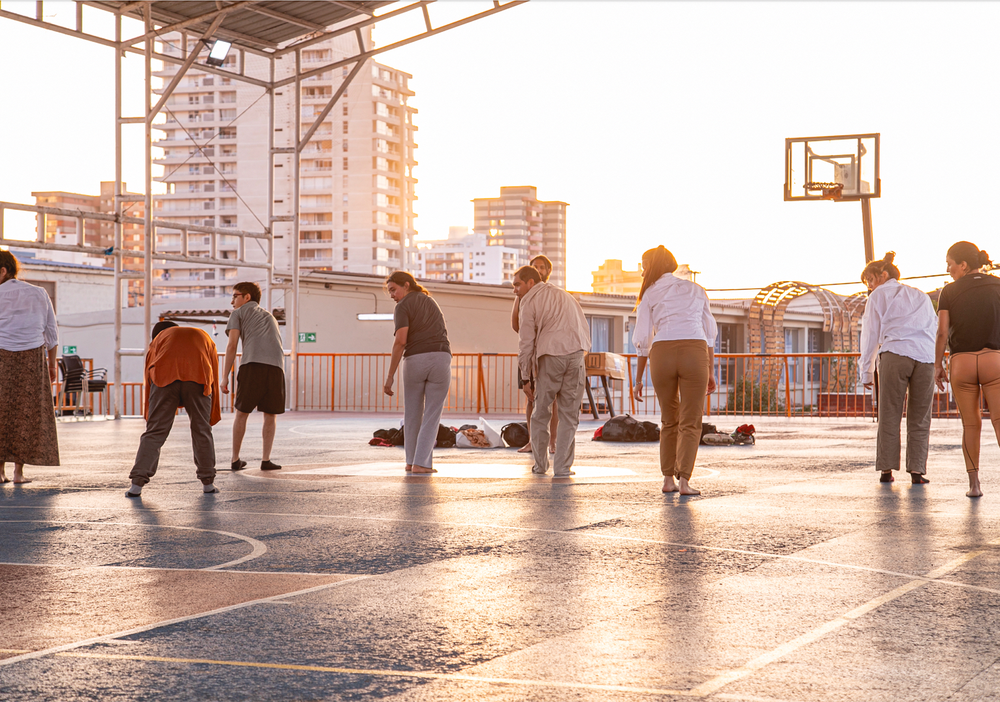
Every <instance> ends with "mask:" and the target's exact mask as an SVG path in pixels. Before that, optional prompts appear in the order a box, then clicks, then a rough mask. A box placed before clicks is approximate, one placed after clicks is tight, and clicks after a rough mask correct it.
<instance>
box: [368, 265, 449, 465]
mask: <svg viewBox="0 0 1000 702" xmlns="http://www.w3.org/2000/svg"><path fill="white" fill-rule="evenodd" d="M385 289H386V292H388V293H389V297H391V298H392V299H393V301H394V302H395V303H396V311H395V314H394V315H393V318H394V321H395V327H396V332H395V341H394V342H393V344H392V358H391V360H390V361H389V373H388V375H387V376H386V379H385V386H384V387H383V389H382V390H383V392H385V394H386V395H389V396H390V397H391V396H392V395H393V394H394V393H393V391H392V384H393V379H394V378H395V376H396V369H397V368H398V367H399V363H400V360H401V359H402V361H403V449H404V450H405V452H406V472H407V473H410V472H412V473H434V472H436V471H435V470H434V466H433V449H434V444H435V443H436V442H437V434H438V423H439V422H440V421H441V411H442V410H443V409H444V401H445V400H446V399H447V398H448V388H449V387H450V386H451V344H450V343H449V341H448V327H447V326H446V325H445V322H444V315H443V314H441V308H440V307H438V304H437V303H436V302H434V300H432V299H431V296H430V293H428V292H427V289H426V288H424V287H423V286H422V285H420V283H418V282H417V281H416V279H414V277H413V276H412V275H410V274H409V273H407V272H405V271H396V272H395V273H393V274H392V275H390V276H389V277H388V278H387V279H386V281H385Z"/></svg>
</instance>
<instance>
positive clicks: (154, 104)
mask: <svg viewBox="0 0 1000 702" xmlns="http://www.w3.org/2000/svg"><path fill="white" fill-rule="evenodd" d="M433 1H434V0H417V1H416V2H412V3H409V4H406V3H399V2H384V1H378V2H368V1H362V0H309V1H301V2H300V1H277V0H269V1H268V0H235V1H233V0H226V1H223V0H212V1H203V0H198V1H192V0H187V1H183V2H180V1H176V0H171V1H168V0H134V1H131V2H108V1H94V2H82V1H77V2H76V23H75V27H74V28H69V27H64V26H62V25H59V24H55V23H53V22H47V21H46V20H45V15H44V9H43V5H44V3H43V2H42V1H41V0H38V1H36V2H35V4H34V5H35V14H34V17H31V16H28V15H23V14H19V13H15V12H10V11H8V10H4V9H2V8H0V19H7V20H12V21H15V22H21V23H23V24H27V25H31V26H33V27H37V28H40V29H46V30H50V31H53V32H57V33H59V34H63V35H67V36H72V37H76V38H78V39H83V40H85V41H89V42H92V43H96V44H100V45H102V46H106V47H109V48H111V49H114V57H115V60H114V75H115V190H114V193H115V213H114V214H113V215H111V214H100V213H94V212H84V211H82V210H67V209H63V208H51V207H41V206H37V205H30V204H22V203H12V202H0V244H4V245H8V246H16V247H19V248H35V249H49V250H57V251H73V252H77V253H88V254H94V255H98V256H103V255H107V254H106V252H105V250H104V249H102V248H101V247H99V246H88V245H86V242H85V240H84V232H85V226H86V225H85V221H86V220H103V221H113V222H114V247H113V251H112V253H111V255H112V256H113V257H114V271H115V303H114V304H115V361H114V384H115V393H114V400H113V405H114V415H115V418H116V419H118V418H120V417H121V410H122V407H123V398H124V395H123V387H122V379H121V363H122V362H121V359H122V357H123V356H144V355H145V353H146V346H147V345H148V343H149V342H148V341H146V342H145V345H144V347H143V348H123V347H122V345H121V344H122V285H123V283H125V282H127V281H129V280H142V281H143V307H144V311H145V316H144V324H145V333H144V336H143V338H144V340H146V339H149V336H150V331H151V329H152V318H151V315H152V307H151V305H152V300H153V295H152V291H153V277H152V271H153V261H154V260H155V261H176V262H185V263H195V264H199V265H202V266H204V265H224V266H226V267H231V268H257V269H265V270H266V271H267V284H266V294H267V306H268V307H269V308H270V307H271V302H272V299H271V298H272V291H273V290H274V289H275V288H280V289H285V290H286V296H287V292H288V291H290V292H291V300H290V301H291V310H290V314H289V315H288V320H287V327H286V328H287V329H288V330H289V345H290V347H291V369H290V373H289V375H290V378H289V380H290V384H291V387H292V393H291V403H290V404H291V408H292V409H293V410H295V409H297V408H298V379H297V377H296V375H297V373H296V371H297V361H298V328H299V324H298V322H299V319H298V313H299V278H300V270H299V269H300V263H299V208H300V203H299V177H300V154H301V152H302V151H303V149H305V147H306V146H307V145H308V144H309V142H310V141H311V139H312V138H313V136H314V135H315V133H316V131H317V129H318V128H319V125H320V124H321V123H322V121H323V120H324V119H325V118H326V117H327V115H329V113H330V111H331V110H332V109H333V108H334V106H335V105H336V103H337V101H338V100H339V99H340V97H341V96H342V95H343V94H344V92H345V91H346V90H347V87H348V86H349V84H350V82H351V81H352V80H353V79H354V77H355V76H356V75H358V73H360V71H361V68H362V67H363V66H364V64H365V62H366V61H367V60H368V59H371V58H373V57H375V56H377V55H379V54H382V53H385V52H387V51H391V50H393V49H397V48H400V47H402V46H406V45H408V44H412V43H414V42H416V41H419V40H421V39H425V38H428V37H431V36H434V35H436V34H440V33H442V32H445V31H448V30H449V29H454V28H456V27H460V26H462V25H464V24H468V23H470V22H474V21H476V20H479V19H483V18H485V17H489V16H490V15H494V14H496V13H498V12H503V11H504V10H508V9H510V8H512V7H516V6H518V5H522V4H524V3H525V2H527V1H528V0H507V2H500V0H493V3H492V7H489V8H488V9H485V10H483V11H480V12H476V13H472V14H469V15H467V16H465V17H463V18H461V19H459V20H456V21H452V22H449V23H447V24H442V25H440V26H436V27H435V26H434V24H433V22H432V20H431V13H430V9H429V8H430V6H431V5H432V3H433ZM84 6H87V7H91V8H96V9H98V10H103V11H105V12H108V13H111V14H112V15H114V36H113V37H111V38H109V37H106V36H101V35H98V34H92V33H89V32H87V31H85V29H84V12H83V10H84ZM377 13H378V14H377ZM408 13H420V15H421V16H422V19H423V30H422V31H418V32H417V33H415V34H413V35H412V36H409V37H406V38H404V39H401V40H399V41H396V42H393V43H391V44H387V45H385V46H381V47H372V46H366V43H367V42H366V41H365V35H364V33H365V31H366V30H368V29H369V28H370V27H372V26H375V25H376V24H377V23H379V22H383V21H385V20H389V19H393V18H396V17H400V16H402V15H406V14H408ZM126 19H129V20H135V21H139V22H142V26H143V32H142V33H141V34H139V35H136V36H132V37H129V38H123V20H126ZM172 33H179V34H180V35H181V37H182V41H181V46H182V48H181V51H180V55H179V56H178V55H171V54H168V53H165V52H161V51H157V50H156V46H155V44H156V42H157V41H159V40H160V39H159V38H160V37H161V36H163V35H164V34H172ZM349 35H353V36H354V37H355V40H356V50H355V53H354V54H353V55H352V56H349V57H347V58H345V59H341V60H338V61H334V62H331V63H328V64H324V65H323V66H320V67H318V68H310V69H309V70H308V71H303V70H302V54H301V51H302V49H304V48H306V47H309V46H312V45H314V44H317V43H319V42H322V41H325V40H327V39H332V38H335V37H340V36H349ZM189 37H194V38H196V39H198V40H200V41H196V43H195V47H196V50H194V51H191V52H188V38H189ZM213 39H223V40H226V41H229V42H231V43H232V49H231V50H234V51H237V52H239V54H240V60H239V61H238V70H235V71H234V70H227V69H226V68H224V67H218V66H211V65H208V64H207V63H205V61H204V57H205V55H206V51H205V48H206V47H205V45H206V44H207V43H208V42H209V41H210V40H213ZM128 54H133V55H141V56H143V57H144V60H145V101H144V103H145V114H143V115H141V116H126V115H124V114H122V87H123V86H122V61H123V59H124V58H125V57H126V55H128ZM245 54H251V55H255V56H258V57H262V58H265V59H267V60H269V62H270V66H269V73H268V76H269V77H268V79H267V80H262V79H260V78H256V77H254V76H249V75H246V72H245V62H244V61H243V58H244V57H245ZM286 57H287V58H288V59H289V60H290V61H292V63H293V67H292V73H291V75H290V76H287V77H284V78H282V79H281V80H276V78H275V75H276V70H275V68H276V64H277V62H278V61H281V60H283V59H285V58H286ZM154 59H155V60H157V61H161V62H163V64H164V65H167V64H174V65H178V66H179V69H178V71H177V73H176V74H175V75H174V76H173V77H172V78H171V80H170V81H169V83H167V84H166V85H164V86H163V87H162V88H154V86H153V79H154V76H153V66H152V62H153V60H154ZM344 66H353V68H352V69H351V70H350V71H349V72H348V73H347V75H346V76H345V77H343V79H342V84H341V86H340V88H339V89H338V90H337V91H336V92H334V94H333V95H332V97H331V98H330V100H329V101H328V102H327V104H326V106H325V107H324V108H323V110H321V112H320V113H319V114H318V115H317V116H316V117H315V118H314V120H315V121H314V124H313V127H312V128H310V129H309V130H308V131H307V132H306V133H305V134H302V131H301V107H302V81H303V80H305V79H307V78H309V77H311V76H315V75H319V74H321V73H324V72H326V71H331V70H333V69H335V68H340V67H344ZM192 67H196V68H197V70H199V71H204V72H206V73H211V74H215V75H220V76H225V77H227V78H230V79H231V80H237V81H241V82H243V83H247V84H250V85H255V86H257V87H260V88H262V89H263V90H264V92H265V94H267V96H268V103H269V124H268V127H269V129H268V175H267V222H266V225H264V226H262V230H261V231H243V230H237V229H230V228H220V227H205V226H199V225H193V224H188V223H186V222H177V221H171V220H169V219H154V218H153V192H152V186H153V148H154V142H153V130H154V129H155V128H156V124H155V123H154V120H155V119H156V118H157V117H158V116H159V115H160V114H161V112H162V111H163V109H164V107H165V105H166V103H167V100H168V99H169V98H170V96H171V94H172V93H173V92H174V89H175V88H176V87H177V86H178V85H179V84H180V81H181V80H182V78H183V77H184V76H185V74H186V73H187V71H188V69H190V68H192ZM286 85H294V89H295V91H294V92H295V98H294V100H295V102H294V110H295V118H294V126H295V131H294V135H295V138H294V140H293V141H294V145H293V146H291V147H281V148H276V147H275V145H274V122H275V119H274V117H275V92H276V91H277V90H279V89H281V88H282V87H284V86H286ZM157 90H158V91H159V95H158V96H157V94H156V91H157ZM401 123H402V124H401V138H402V144H403V148H404V154H403V156H404V158H403V160H402V161H401V163H402V164H404V165H403V169H404V172H403V174H402V177H401V178H400V182H401V184H402V185H403V192H402V193H401V194H402V197H401V202H402V203H403V216H402V218H401V220H402V221H401V231H402V235H401V237H400V242H399V247H400V261H401V262H403V263H404V265H405V262H406V255H405V253H406V250H407V246H406V241H407V238H411V239H412V235H411V234H409V232H410V231H411V222H412V216H411V213H410V212H409V208H408V207H407V206H406V201H407V195H408V194H407V192H406V191H407V187H408V186H409V184H410V183H409V180H408V177H407V176H406V174H405V150H406V148H407V144H408V141H409V138H410V137H409V135H408V131H409V130H408V129H407V125H406V119H405V118H404V119H402V120H401ZM126 124H142V125H144V128H145V183H144V194H142V195H133V194H128V193H126V192H124V191H123V187H122V127H123V126H124V125H126ZM196 146H197V143H196ZM280 154H288V155H290V156H291V157H292V167H293V171H294V172H293V175H292V197H293V206H292V210H293V213H292V214H291V215H280V216H276V215H275V214H274V161H275V156H276V155H280ZM133 202H143V203H144V205H145V216H144V217H143V218H141V219H140V218H136V217H130V216H128V215H127V214H126V211H127V208H128V207H129V203H133ZM5 209H10V210H20V211H28V212H34V213H35V214H36V217H37V219H38V227H37V231H36V239H35V241H23V240H19V239H7V238H5V237H4V232H3V211H4V210H5ZM47 215H60V216H69V217H74V218H76V221H77V243H76V244H75V245H67V244H55V243H47V242H46V241H45V217H46V216H47ZM276 222H290V223H291V225H292V259H293V262H292V271H291V279H292V282H291V285H288V284H287V283H286V282H285V281H284V280H283V279H282V281H281V282H280V284H279V283H278V281H277V280H276V277H275V271H274V235H273V225H274V223H276ZM126 223H133V224H138V223H141V224H143V243H144V249H143V251H142V253H141V254H139V253H138V251H136V250H133V249H124V248H123V247H122V225H123V224H126ZM262 224H263V223H262ZM157 228H163V229H171V230H177V231H180V232H181V253H180V254H167V253H162V252H158V251H156V229H157ZM189 233H200V234H208V235H209V236H210V256H209V257H208V258H205V257H202V256H193V255H190V254H189V253H188V247H187V238H188V234H189ZM220 236H235V237H238V238H239V244H238V248H237V251H238V258H236V259H225V260H222V259H219V258H218V237H220ZM247 239H251V240H256V241H258V242H260V241H266V255H267V260H266V262H261V261H251V260H248V259H247V256H246V245H245V244H246V240H247ZM126 257H129V258H142V259H143V262H144V268H143V272H142V274H141V275H140V274H138V272H133V271H127V270H125V269H124V266H123V259H124V258H126ZM286 306H287V302H286Z"/></svg>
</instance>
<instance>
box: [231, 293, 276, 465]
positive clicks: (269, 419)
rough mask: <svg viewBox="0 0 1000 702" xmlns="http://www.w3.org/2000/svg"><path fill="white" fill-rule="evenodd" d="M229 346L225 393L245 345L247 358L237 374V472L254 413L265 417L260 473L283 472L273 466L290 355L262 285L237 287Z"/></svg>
mask: <svg viewBox="0 0 1000 702" xmlns="http://www.w3.org/2000/svg"><path fill="white" fill-rule="evenodd" d="M226 334H228V335H229V343H228V345H227V346H226V362H225V371H224V372H223V374H222V382H221V383H220V386H219V387H220V389H221V390H222V392H223V393H224V394H229V376H230V373H232V370H233V363H234V362H235V360H236V349H237V347H238V345H239V342H240V340H242V341H243V356H242V358H241V359H240V369H239V372H238V374H237V376H236V401H235V402H234V403H233V406H234V407H235V408H236V420H235V421H234V422H233V470H243V469H244V468H246V466H247V462H246V461H242V460H240V448H241V446H242V445H243V434H244V433H246V429H247V417H249V416H250V413H251V412H253V411H254V410H255V409H256V410H260V411H261V412H263V413H264V428H263V432H262V434H263V440H264V442H263V443H264V446H263V449H262V451H261V462H260V469H261V470H279V469H280V468H281V466H279V465H278V464H276V463H272V462H271V447H272V445H273V444H274V427H275V416H276V415H279V414H283V413H284V411H285V353H284V350H283V348H282V345H281V333H280V332H279V331H278V322H277V321H276V320H275V319H274V317H273V316H272V315H271V313H270V312H268V311H267V310H265V309H264V308H262V307H261V306H260V286H258V285H257V284H256V283H237V284H236V285H234V286H233V313H232V314H231V315H230V316H229V323H228V324H227V325H226Z"/></svg>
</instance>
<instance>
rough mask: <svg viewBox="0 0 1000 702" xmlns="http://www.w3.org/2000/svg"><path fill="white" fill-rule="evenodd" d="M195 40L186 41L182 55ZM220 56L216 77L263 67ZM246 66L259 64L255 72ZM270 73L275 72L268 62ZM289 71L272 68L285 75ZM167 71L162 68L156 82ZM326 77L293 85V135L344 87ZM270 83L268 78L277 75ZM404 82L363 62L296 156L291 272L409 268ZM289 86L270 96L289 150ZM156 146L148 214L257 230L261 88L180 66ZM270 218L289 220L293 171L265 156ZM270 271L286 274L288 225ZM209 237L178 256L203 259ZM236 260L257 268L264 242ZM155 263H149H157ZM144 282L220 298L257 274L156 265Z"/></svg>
mask: <svg viewBox="0 0 1000 702" xmlns="http://www.w3.org/2000/svg"><path fill="white" fill-rule="evenodd" d="M179 41H180V37H179V35H177V36H174V37H169V36H168V37H167V38H165V39H164V42H163V51H164V52H166V53H171V54H174V55H180V54H181V53H182V52H181V47H180V46H179ZM354 42H355V39H354V36H353V35H352V36H350V37H349V38H345V37H338V38H334V39H330V40H326V41H324V42H321V43H317V44H314V45H312V46H310V47H309V48H308V49H303V50H302V52H301V53H302V70H303V71H307V70H309V69H310V68H312V67H316V68H318V67H320V66H322V65H324V64H328V63H331V62H334V61H337V60H339V59H342V58H345V57H347V56H349V55H352V54H353V53H354V49H355V48H356V47H355V43H354ZM195 48H196V42H195V40H194V39H189V49H195ZM244 56H245V60H246V65H244V66H239V65H238V61H239V60H240V57H239V55H237V54H235V53H234V54H231V55H230V56H229V57H228V58H227V59H226V63H225V64H224V66H223V67H224V68H229V69H233V70H242V71H244V72H245V73H246V74H247V75H253V74H254V72H255V71H262V70H264V69H265V68H266V61H264V60H263V59H257V58H256V57H254V56H252V55H250V54H245V55H244ZM255 61H258V62H259V63H260V64H261V65H260V66H256V65H254V62H255ZM279 65H280V64H279ZM289 66H290V64H287V65H285V66H282V67H281V68H282V69H283V70H284V71H285V72H286V73H287V72H288V70H289ZM176 71H177V67H176V66H174V65H165V66H164V68H163V70H162V71H160V72H158V73H157V75H158V76H160V77H161V78H163V79H164V80H165V81H167V80H170V78H171V77H172V76H173V75H174V74H175V73H176ZM348 73H349V70H348V69H347V68H343V69H341V68H338V69H335V70H330V71H326V72H324V73H321V74H318V75H315V76H311V77H309V78H306V79H304V80H303V81H302V83H301V85H302V94H301V114H300V119H301V132H300V133H301V134H305V133H306V131H308V130H309V129H310V127H312V125H313V123H314V122H315V119H316V118H317V117H318V115H319V114H320V112H321V111H322V110H323V108H324V107H325V106H326V104H327V102H328V101H329V100H330V98H331V97H332V96H333V94H334V93H335V92H336V91H337V89H338V88H339V87H340V85H341V83H342V81H343V80H345V79H346V78H347V75H348ZM281 77H282V76H281V75H278V76H277V78H279V79H280V78H281ZM410 78H411V76H410V75H409V74H407V73H403V72H401V71H398V70H396V69H393V68H390V67H388V66H385V65H382V64H379V63H376V62H374V61H369V62H367V65H366V66H364V67H363V68H362V69H361V71H360V72H359V73H358V74H357V75H356V76H355V77H354V79H353V80H352V81H351V83H350V85H349V86H348V88H347V90H346V91H345V93H344V95H343V96H342V97H341V98H340V99H339V100H338V102H337V104H336V106H335V107H334V109H333V110H331V111H330V113H329V114H328V115H327V116H326V118H325V119H324V120H323V122H322V124H321V125H320V126H319V128H318V129H317V130H316V132H315V134H314V135H313V138H312V139H311V141H310V143H309V144H308V146H307V147H306V148H305V149H304V150H303V151H302V153H301V155H300V159H301V160H300V180H299V207H300V210H299V212H300V216H299V263H300V266H301V268H302V270H303V271H307V270H336V271H349V272H358V273H374V274H377V275H384V274H386V273H388V272H389V270H390V269H393V268H399V267H408V266H411V265H413V262H414V259H415V246H414V244H413V237H414V236H415V235H416V231H415V229H414V227H413V219H414V217H415V215H414V214H413V201H414V200H415V199H416V197H415V196H414V194H413V192H414V185H415V184H416V179H415V178H414V177H413V167H414V166H415V165H416V163H417V162H416V159H415V158H414V152H415V149H416V143H415V141H414V132H415V131H416V127H415V126H414V124H413V115H414V114H415V113H416V110H415V109H414V108H412V107H411V106H410V105H409V104H408V103H409V98H410V97H412V95H413V92H412V91H411V90H409V88H408V81H409V79H410ZM294 105H295V88H294V85H286V86H285V87H283V88H281V89H280V90H278V91H277V92H276V94H275V111H274V123H273V129H274V141H273V143H274V147H275V148H282V147H289V146H292V144H293V143H294V141H295V140H294V138H293V137H294V134H293V131H294V126H295V114H294ZM164 114H165V115H166V121H165V122H163V123H160V124H157V125H156V128H157V129H159V130H161V131H162V132H163V133H164V138H163V139H161V140H160V141H158V142H157V145H158V146H160V147H162V148H163V149H164V153H163V157H162V158H160V159H158V161H157V162H158V163H159V164H160V165H162V166H163V168H164V172H163V175H162V176H161V177H160V178H158V180H160V181H161V182H163V183H165V185H166V193H165V194H163V195H157V196H156V204H155V207H156V216H157V217H161V218H164V219H171V220H181V221H184V222H187V223H189V224H196V225H203V226H213V227H219V228H230V227H232V228H238V229H242V230H248V231H261V230H262V229H264V228H265V227H266V225H267V214H268V203H267V168H268V146H269V144H268V123H269V119H270V115H269V107H268V99H267V97H266V95H264V94H263V91H262V89H261V88H259V87H256V86H254V85H249V84H247V83H244V82H242V81H236V80H233V79H231V78H229V77H226V76H219V75H214V74H209V73H206V72H204V71H198V70H196V69H191V70H189V71H188V73H187V74H186V75H185V77H184V79H183V80H182V81H181V83H180V84H179V85H178V86H177V88H176V89H175V91H174V93H173V94H172V95H171V97H170V99H169V100H168V101H167V103H166V109H165V111H164ZM274 167H275V168H274V190H273V199H274V205H273V214H274V215H279V216H280V215H288V214H292V213H293V210H294V208H293V207H292V205H293V203H292V193H293V182H292V177H293V164H292V158H291V156H290V155H288V154H279V155H277V156H275V161H274ZM273 229H274V247H275V250H274V267H275V271H276V272H277V273H279V274H280V273H289V272H291V268H292V261H293V259H292V256H293V250H294V249H293V243H294V242H293V241H292V225H291V223H287V222H279V223H275V224H274V227H273ZM210 241H211V237H210V236H207V235H206V236H203V237H202V236H200V235H198V236H195V235H191V236H190V237H189V241H188V248H189V253H196V252H198V251H203V252H204V253H205V255H206V256H207V255H208V251H209V244H210ZM237 246H238V239H237V238H236V237H224V236H223V237H220V241H219V242H218V245H217V252H216V256H217V257H218V258H234V259H235V258H236V257H237V251H238V249H237ZM180 247H181V236H180V234H179V233H177V232H170V231H163V230H160V231H158V236H157V248H158V250H160V251H165V252H170V251H180ZM245 255H246V256H247V258H248V259H251V260H261V261H263V260H266V249H265V244H264V242H262V241H255V240H251V239H247V242H246V252H245ZM159 265H160V264H158V266H159ZM162 265H163V267H162V269H160V268H158V270H157V272H156V277H157V280H156V283H157V286H158V287H159V288H161V289H166V290H167V292H166V294H167V295H170V294H171V293H170V292H169V291H170V289H173V290H174V291H175V292H174V294H177V295H193V296H203V297H226V296H228V287H227V286H231V285H232V284H233V283H234V282H236V278H237V277H240V278H247V279H254V278H255V276H256V278H263V274H262V273H261V272H260V271H259V270H251V269H245V270H243V271H240V269H238V268H236V267H235V266H234V267H233V268H218V269H217V268H215V267H213V266H204V267H199V266H196V265H194V264H180V263H178V264H170V265H169V266H168V265H167V264H162Z"/></svg>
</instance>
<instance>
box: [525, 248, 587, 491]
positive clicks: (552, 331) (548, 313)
mask: <svg viewBox="0 0 1000 702" xmlns="http://www.w3.org/2000/svg"><path fill="white" fill-rule="evenodd" d="M514 293H515V294H516V295H517V296H518V298H519V299H520V306H519V308H520V309H519V313H518V314H519V323H518V338H519V344H518V358H517V361H518V367H519V368H520V371H521V376H522V377H523V378H526V379H527V380H528V383H527V384H526V385H525V386H524V391H525V395H527V397H528V399H529V400H533V401H534V403H535V410H534V413H533V414H532V416H531V446H532V455H533V456H534V459H535V465H534V467H533V468H532V469H531V470H532V472H533V473H537V474H539V475H544V474H545V473H547V472H548V469H549V454H548V451H547V450H546V449H547V447H548V444H549V420H550V418H551V416H552V403H553V402H555V405H556V412H557V413H558V414H559V429H558V431H557V432H556V453H555V458H554V462H553V466H552V468H553V472H554V474H555V477H557V478H564V477H568V476H570V475H573V471H572V470H570V469H571V468H572V466H573V458H574V456H575V453H576V429H577V427H578V426H579V424H580V403H581V402H582V401H583V393H584V383H585V382H586V380H587V373H586V369H585V368H584V363H583V357H584V355H585V354H586V353H587V351H588V350H589V349H590V328H589V326H588V325H587V318H586V317H585V316H584V314H583V308H582V307H580V303H579V302H578V301H577V300H576V298H574V297H573V296H572V295H570V294H569V293H568V292H566V291H565V290H562V289H561V288H557V287H556V286H554V285H550V284H549V283H543V282H542V279H541V276H539V275H538V271H537V270H536V269H534V268H532V267H531V266H522V267H521V268H519V269H518V270H517V272H516V273H515V274H514Z"/></svg>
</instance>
